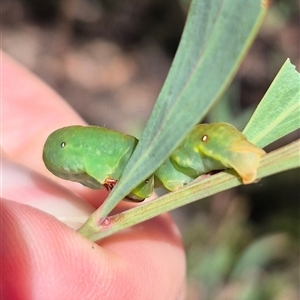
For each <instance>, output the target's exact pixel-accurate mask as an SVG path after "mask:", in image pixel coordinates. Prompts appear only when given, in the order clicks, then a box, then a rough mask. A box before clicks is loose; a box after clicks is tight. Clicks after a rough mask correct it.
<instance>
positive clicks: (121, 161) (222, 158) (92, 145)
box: [43, 123, 265, 202]
mask: <svg viewBox="0 0 300 300" xmlns="http://www.w3.org/2000/svg"><path fill="white" fill-rule="evenodd" d="M137 143H138V140H137V139H136V138H135V137H134V136H131V135H126V134H122V133H119V132H117V131H113V130H108V129H106V128H102V127H98V126H85V127H84V126H69V127H64V128H61V129H58V130H56V131H54V132H53V133H51V134H50V135H49V137H48V139H47V141H46V143H45V145H44V150H43V160H44V163H45V165H46V167H47V168H48V170H49V171H50V172H52V173H53V174H54V175H56V176H58V177H60V178H63V179H67V180H72V181H77V182H80V183H81V184H83V185H85V186H88V187H90V188H93V189H99V188H102V187H103V186H104V187H105V188H106V189H108V190H111V189H112V188H113V187H114V185H115V184H116V182H117V181H118V180H119V179H120V177H121V175H122V172H123V170H124V167H125V165H126V164H127V162H128V160H129V158H130V157H131V155H132V153H133V151H134V149H135V147H136V145H137ZM264 155H265V151H264V150H262V149H260V148H258V147H256V146H255V145H253V144H252V143H250V142H249V141H248V140H247V139H246V137H245V136H244V135H243V134H242V133H241V132H240V131H238V130H237V129H236V128H235V127H233V126H232V125H230V124H227V123H212V124H200V125H197V126H195V127H194V129H193V130H192V131H191V132H190V133H189V134H188V135H187V136H186V137H185V139H184V140H183V142H182V143H181V144H180V145H179V146H178V147H177V148H176V149H175V151H174V152H173V153H172V154H171V156H170V157H169V158H168V159H167V160H166V161H165V162H164V163H163V164H162V165H161V166H160V167H159V168H158V169H157V170H156V171H155V173H154V175H152V176H151V177H150V178H148V179H147V180H145V181H144V182H142V183H140V184H139V185H138V186H137V187H136V188H135V189H134V190H133V191H132V192H131V193H130V194H129V195H128V196H127V198H128V199H129V200H131V201H137V202H138V201H143V200H144V199H145V198H147V197H149V196H150V195H151V194H152V192H153V189H154V188H155V187H160V186H163V187H165V188H166V189H167V190H169V191H175V190H177V189H179V188H181V187H182V186H184V185H186V184H188V183H190V182H191V181H193V180H194V179H195V178H197V177H198V176H200V175H201V174H205V173H208V172H210V171H213V170H222V169H226V168H232V169H234V170H235V171H236V172H237V173H238V174H239V175H240V177H241V178H242V181H243V183H244V184H248V183H252V182H253V181H254V180H255V178H256V170H257V168H258V164H259V161H260V158H261V157H262V156H264Z"/></svg>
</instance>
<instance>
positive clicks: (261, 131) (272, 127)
mask: <svg viewBox="0 0 300 300" xmlns="http://www.w3.org/2000/svg"><path fill="white" fill-rule="evenodd" d="M299 127H300V74H299V73H298V72H297V71H296V70H295V66H293V65H292V64H291V63H290V61H289V59H288V60H287V61H286V62H285V63H284V65H283V66H282V68H281V69H280V71H279V73H278V74H277V76H276V77H275V79H274V81H273V82H272V84H271V86H270V88H269V89H268V91H267V93H266V94H265V96H264V98H263V99H262V100H261V102H260V103H259V105H258V107H257V109H256V111H255V112H254V114H253V115H252V117H251V119H250V121H249V123H248V124H247V126H246V127H245V129H244V134H245V135H246V136H247V138H248V139H249V141H251V142H252V143H254V144H255V145H257V146H259V147H265V146H267V145H269V144H270V143H272V142H274V141H276V140H278V139H279V138H281V137H282V136H284V135H287V134H288V133H290V132H292V131H294V130H296V129H298V128H299Z"/></svg>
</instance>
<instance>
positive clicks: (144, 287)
mask: <svg viewBox="0 0 300 300" xmlns="http://www.w3.org/2000/svg"><path fill="white" fill-rule="evenodd" d="M1 69H2V83H1V90H2V124H1V135H2V140H1V147H2V151H3V152H2V162H5V163H2V166H1V169H2V176H3V179H4V180H3V186H2V196H3V197H4V198H5V199H4V198H2V199H1V206H0V208H1V211H0V229H1V233H0V234H1V261H0V272H1V273H0V274H1V286H0V287H1V291H0V298H1V299H22V300H27V299H39V300H40V299H89V300H93V299H106V300H109V299H114V300H115V299H133V300H134V299H162V300H165V299H183V297H184V289H185V256H184V251H183V247H182V243H181V238H180V234H179V232H178V229H177V227H176V226H175V225H174V223H173V221H172V219H171V217H170V216H169V215H168V214H164V215H161V216H159V217H156V218H153V219H151V220H149V221H146V222H143V223H142V224H139V225H136V226H134V227H132V228H130V229H129V230H126V231H123V232H120V233H117V234H115V235H112V236H110V237H108V238H105V239H104V240H103V241H100V242H98V243H93V242H91V241H89V240H87V239H86V238H84V237H82V236H81V235H79V234H78V233H77V232H76V231H74V230H73V229H71V228H70V227H68V226H67V225H66V224H64V223H63V222H62V221H60V220H65V219H70V218H71V219H72V211H73V209H74V210H76V213H78V211H80V216H77V217H78V218H79V219H80V218H86V217H87V216H88V215H89V213H90V212H91V211H92V210H93V209H94V208H96V207H98V206H99V205H100V204H101V203H102V202H103V200H104V198H105V195H106V194H105V192H104V191H94V190H90V189H88V188H86V187H83V186H81V185H80V184H77V183H73V182H68V181H63V180H61V179H59V178H56V177H54V176H53V175H52V174H51V173H50V172H48V171H47V169H46V168H45V166H44V165H43V161H42V157H41V155H42V148H43V143H44V142H45V140H46V138H47V136H48V135H49V134H50V133H51V132H52V131H54V130H55V129H57V128H59V127H63V126H67V125H72V124H79V125H80V124H82V125H84V124H85V123H84V121H83V120H82V119H81V118H80V117H79V116H78V115H77V114H76V113H75V112H74V111H73V110H72V109H71V108H70V107H69V106H68V105H67V104H66V102H64V101H63V100H62V99H61V98H60V97H59V96H58V95H57V94H56V93H55V92H54V91H53V90H51V89H50V88H49V87H47V86H46V85H45V84H44V83H43V82H42V81H41V80H39V79H38V78H37V77H36V76H34V75H33V74H32V73H30V72H29V71H28V70H26V69H25V68H24V67H22V66H21V65H19V64H18V63H16V62H15V61H14V60H12V59H11V58H10V57H8V56H7V55H5V54H2V66H1ZM16 163H17V164H16ZM6 183H7V184H6ZM62 186H64V187H62ZM74 192H75V193H76V194H75V193H74ZM78 195H80V197H78ZM66 205H69V206H68V207H70V208H68V209H66ZM126 205H127V207H128V206H130V205H131V206H132V205H134V204H126V203H125V204H122V205H121V206H120V208H119V210H120V209H124V208H125V207H126ZM72 206H73V207H72ZM37 207H38V208H37ZM49 211H51V214H52V215H50V214H49ZM74 218H75V216H74ZM69 221H70V220H69ZM66 223H68V220H67V221H66ZM71 223H72V220H71ZM68 224H69V223H68Z"/></svg>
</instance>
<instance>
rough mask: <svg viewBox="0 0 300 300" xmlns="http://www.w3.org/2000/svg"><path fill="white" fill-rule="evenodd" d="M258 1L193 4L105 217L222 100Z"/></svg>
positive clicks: (249, 37) (258, 14)
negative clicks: (150, 111) (153, 104)
mask: <svg viewBox="0 0 300 300" xmlns="http://www.w3.org/2000/svg"><path fill="white" fill-rule="evenodd" d="M265 13H266V9H265V8H263V7H262V6H261V3H260V0H251V1H240V0H214V1H211V0H199V1H197V0H195V1H193V2H192V3H191V7H190V10H189V14H188V20H187V23H186V26H185V29H184V33H183V36H182V39H181V42H180V45H179V48H178V51H177V53H176V56H175V59H174V61H173V64H172V67H171V69H170V72H169V74H168V77H167V79H166V81H165V84H164V86H163V88H162V91H161V93H160V95H159V97H158V99H157V102H156V104H155V107H154V109H153V111H152V114H151V116H150V118H149V120H148V123H147V125H146V127H145V130H144V131H143V133H142V136H141V139H140V142H139V144H138V146H137V148H136V150H135V152H134V154H133V155H132V157H131V159H130V161H129V162H128V164H127V166H126V168H125V169H124V172H123V175H122V177H121V179H120V181H119V182H118V184H117V185H116V186H115V188H114V189H113V191H112V192H111V194H110V195H109V197H108V198H107V199H106V201H105V202H104V203H103V205H102V206H101V208H100V210H98V211H97V212H96V213H95V216H94V217H95V219H97V218H98V217H104V216H106V215H107V214H108V213H109V212H110V211H111V210H112V209H113V208H114V207H115V206H116V205H117V203H118V202H119V201H120V200H121V199H123V198H124V197H125V196H126V195H127V194H128V193H129V192H130V191H131V190H133V188H134V187H136V186H137V184H138V183H140V182H141V181H143V180H144V179H146V178H147V177H148V176H149V175H151V174H152V173H154V171H155V170H156V169H157V168H158V167H159V166H160V164H161V163H162V162H163V161H164V160H165V159H166V158H167V157H168V156H169V154H170V153H171V152H172V151H173V150H174V149H175V147H176V146H177V145H178V144H179V143H180V142H181V140H182V139H183V138H184V136H185V135H186V134H187V133H188V132H189V131H190V130H191V129H192V128H193V126H194V125H195V124H197V123H198V122H199V121H200V120H201V119H202V118H203V117H204V115H205V114H206V113H207V111H208V110H209V108H210V107H211V106H212V104H213V103H214V102H215V101H216V100H218V98H219V97H220V96H221V95H222V93H223V92H224V90H225V89H226V87H227V86H228V84H229V83H230V81H231V79H232V77H233V75H234V73H235V71H236V70H237V67H238V65H239V63H240V62H241V60H242V58H243V57H244V55H245V53H246V51H247V50H248V48H249V46H250V44H251V42H252V41H253V39H254V37H255V35H256V32H257V31H258V28H259V26H260V24H261V22H262V20H263V17H264V15H265Z"/></svg>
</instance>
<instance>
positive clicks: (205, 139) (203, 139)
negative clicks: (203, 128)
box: [201, 134, 208, 142]
mask: <svg viewBox="0 0 300 300" xmlns="http://www.w3.org/2000/svg"><path fill="white" fill-rule="evenodd" d="M207 139H208V136H207V135H206V134H205V135H204V136H203V137H202V139H201V140H202V142H206V141H207Z"/></svg>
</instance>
